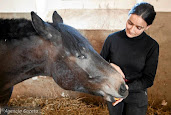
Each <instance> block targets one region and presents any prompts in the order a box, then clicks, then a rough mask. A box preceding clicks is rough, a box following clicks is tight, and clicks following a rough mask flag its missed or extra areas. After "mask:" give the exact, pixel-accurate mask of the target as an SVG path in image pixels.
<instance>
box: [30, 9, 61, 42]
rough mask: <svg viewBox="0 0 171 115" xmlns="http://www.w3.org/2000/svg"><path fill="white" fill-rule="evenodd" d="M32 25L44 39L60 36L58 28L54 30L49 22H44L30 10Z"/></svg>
mask: <svg viewBox="0 0 171 115" xmlns="http://www.w3.org/2000/svg"><path fill="white" fill-rule="evenodd" d="M31 18H32V25H33V27H34V29H35V30H36V32H37V33H38V34H40V35H41V36H44V38H46V39H51V38H52V37H58V36H60V33H59V31H58V30H56V29H55V28H54V27H53V26H51V25H50V24H48V23H46V22H44V21H43V20H42V19H41V18H40V17H39V16H38V15H37V14H36V13H35V12H33V11H32V12H31Z"/></svg>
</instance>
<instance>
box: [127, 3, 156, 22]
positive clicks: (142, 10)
mask: <svg viewBox="0 0 171 115" xmlns="http://www.w3.org/2000/svg"><path fill="white" fill-rule="evenodd" d="M130 14H136V15H138V16H141V17H142V19H144V20H145V22H146V23H147V25H151V24H152V23H153V20H154V19H155V16H156V12H155V11H154V7H153V6H152V5H151V4H149V3H147V2H140V3H137V4H136V5H135V6H134V7H133V8H132V9H131V10H130V11H129V15H130Z"/></svg>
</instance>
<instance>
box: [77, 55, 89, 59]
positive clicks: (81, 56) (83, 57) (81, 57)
mask: <svg viewBox="0 0 171 115" xmlns="http://www.w3.org/2000/svg"><path fill="white" fill-rule="evenodd" d="M78 58H79V59H86V58H87V57H86V56H85V55H79V56H78Z"/></svg>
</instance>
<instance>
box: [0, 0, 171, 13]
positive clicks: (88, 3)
mask: <svg viewBox="0 0 171 115" xmlns="http://www.w3.org/2000/svg"><path fill="white" fill-rule="evenodd" d="M137 1H146V2H149V3H151V4H153V5H154V7H155V10H156V11H158V12H171V6H170V2H169V1H170V0H0V13H2V12H3V13H4V12H30V11H41V12H43V11H45V10H46V11H47V10H53V9H130V8H131V7H132V6H133V5H134V4H135V3H136V2H137Z"/></svg>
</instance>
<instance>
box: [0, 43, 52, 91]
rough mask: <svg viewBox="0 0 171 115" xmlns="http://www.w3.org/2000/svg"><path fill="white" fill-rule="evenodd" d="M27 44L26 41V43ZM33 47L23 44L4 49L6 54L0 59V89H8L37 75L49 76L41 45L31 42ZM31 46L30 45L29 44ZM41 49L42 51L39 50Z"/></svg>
mask: <svg viewBox="0 0 171 115" xmlns="http://www.w3.org/2000/svg"><path fill="white" fill-rule="evenodd" d="M26 42H28V41H26ZM33 42H34V44H36V45H35V46H29V44H26V43H25V42H22V43H21V44H25V46H24V45H23V46H22V45H19V46H16V47H15V48H14V47H11V48H7V49H6V51H7V52H6V53H4V55H1V57H0V63H1V67H0V69H1V70H0V89H1V88H2V87H3V89H8V88H10V87H12V86H13V85H15V84H17V83H20V82H22V81H24V80H26V79H29V78H31V77H34V76H38V75H43V76H44V75H46V76H47V75H49V73H50V71H49V69H48V63H49V62H48V61H47V56H46V54H45V52H44V50H43V44H40V43H36V42H40V41H39V40H38V41H33ZM30 44H32V43H30ZM41 48H42V49H41Z"/></svg>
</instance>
